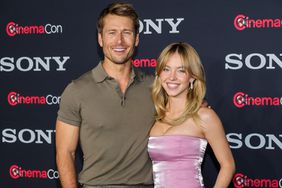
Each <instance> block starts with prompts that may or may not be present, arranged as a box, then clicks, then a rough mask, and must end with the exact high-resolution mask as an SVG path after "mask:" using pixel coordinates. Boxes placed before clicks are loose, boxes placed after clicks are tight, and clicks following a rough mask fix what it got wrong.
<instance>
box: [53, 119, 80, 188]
mask: <svg viewBox="0 0 282 188" xmlns="http://www.w3.org/2000/svg"><path fill="white" fill-rule="evenodd" d="M78 138H79V127H77V126H73V125H70V124H67V123H64V122H62V121H59V120H57V123H56V162H57V168H58V171H59V176H60V181H61V184H62V187H63V188H77V174H76V168H75V151H76V147H77V144H78Z"/></svg>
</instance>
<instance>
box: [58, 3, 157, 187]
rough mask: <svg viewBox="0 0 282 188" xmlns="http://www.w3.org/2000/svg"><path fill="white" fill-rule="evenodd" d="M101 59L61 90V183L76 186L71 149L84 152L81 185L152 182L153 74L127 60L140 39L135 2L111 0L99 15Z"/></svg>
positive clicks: (97, 185)
mask: <svg viewBox="0 0 282 188" xmlns="http://www.w3.org/2000/svg"><path fill="white" fill-rule="evenodd" d="M97 29H98V42H99V45H100V46H101V48H102V49H103V53H104V59H103V61H102V62H100V63H99V64H98V65H97V66H96V67H95V68H94V69H93V70H91V71H89V72H87V73H85V74H84V75H82V76H81V77H80V78H78V79H77V80H75V81H73V82H71V83H70V84H69V85H68V86H67V87H66V89H65V91H64V92H63V94H62V99H61V103H60V109H59V111H58V118H57V123H56V152H57V153H56V155H57V156H56V160H57V166H58V170H59V174H60V180H61V184H62V187H63V188H77V173H76V170H75V169H76V168H75V151H76V148H77V145H78V143H80V145H81V149H82V152H83V168H82V170H81V172H80V174H79V178H78V181H79V183H80V184H81V185H82V186H83V187H84V188H98V187H107V188H115V187H117V188H143V187H153V186H152V184H153V183H152V172H151V161H150V159H149V156H148V154H147V138H148V134H149V131H150V128H151V126H152V124H153V122H154V106H153V103H152V100H151V96H150V85H151V83H152V77H149V76H146V75H144V74H143V73H141V72H137V71H135V70H134V69H133V68H132V65H131V61H132V57H133V54H134V51H135V47H136V46H137V45H138V43H139V34H138V29H139V20H138V15H137V14H136V12H135V10H134V9H133V7H132V6H131V5H129V4H126V3H113V4H111V5H109V6H108V7H107V8H105V9H104V10H103V11H102V12H101V14H100V16H99V19H98V24H97Z"/></svg>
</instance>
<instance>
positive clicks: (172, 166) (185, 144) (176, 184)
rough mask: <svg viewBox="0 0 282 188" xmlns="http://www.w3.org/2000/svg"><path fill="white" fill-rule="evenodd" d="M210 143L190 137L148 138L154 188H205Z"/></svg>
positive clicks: (165, 136) (166, 136)
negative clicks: (203, 170)
mask: <svg viewBox="0 0 282 188" xmlns="http://www.w3.org/2000/svg"><path fill="white" fill-rule="evenodd" d="M206 147H207V140H205V139H202V138H199V137H193V136H187V135H164V136H156V137H149V142H148V152H149V155H150V157H151V159H152V162H153V176H154V185H155V188H203V187H204V183H203V177H202V173H201V164H202V161H203V157H204V154H205V151H206Z"/></svg>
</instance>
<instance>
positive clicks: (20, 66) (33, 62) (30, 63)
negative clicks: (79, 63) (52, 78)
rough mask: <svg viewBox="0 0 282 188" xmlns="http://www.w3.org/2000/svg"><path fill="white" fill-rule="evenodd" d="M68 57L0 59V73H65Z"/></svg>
mask: <svg viewBox="0 0 282 188" xmlns="http://www.w3.org/2000/svg"><path fill="white" fill-rule="evenodd" d="M69 59H70V57H69V56H62V57H60V56H50V57H27V56H23V57H19V58H15V57H0V72H12V71H15V70H17V71H20V72H29V71H34V72H40V71H51V70H52V71H66V68H65V63H66V62H67V61H68V60H69Z"/></svg>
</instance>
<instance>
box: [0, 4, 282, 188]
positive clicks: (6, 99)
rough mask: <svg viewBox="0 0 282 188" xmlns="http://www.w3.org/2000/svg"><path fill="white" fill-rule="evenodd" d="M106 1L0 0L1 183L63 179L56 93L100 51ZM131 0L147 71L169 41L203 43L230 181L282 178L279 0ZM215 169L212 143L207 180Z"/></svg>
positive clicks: (278, 183)
mask: <svg viewBox="0 0 282 188" xmlns="http://www.w3.org/2000/svg"><path fill="white" fill-rule="evenodd" d="M110 2H111V1H107V0H105V1H92V0H85V1H75V0H68V1H66V0H60V1H58V0H56V1H55V0H49V1H35V0H30V1H19V0H14V1H1V3H0V15H1V16H0V18H1V19H0V88H1V89H0V133H1V143H0V148H1V158H0V187H1V188H60V184H59V179H58V178H59V175H58V172H57V168H56V164H55V134H56V132H55V121H56V115H57V110H58V104H59V103H60V95H61V93H62V91H63V89H64V87H65V86H66V85H67V84H68V83H69V82H70V81H71V80H72V79H75V78H77V77H78V76H79V75H81V74H82V73H84V72H85V71H87V70H90V69H92V68H93V67H94V66H95V65H97V64H98V62H99V60H100V59H101V54H102V53H101V51H100V49H99V47H98V45H97V37H96V36H97V31H96V26H95V24H96V19H97V17H98V14H99V13H100V11H101V10H102V9H103V8H104V7H105V6H106V5H107V4H108V3H110ZM127 2H130V3H132V4H133V5H134V7H135V8H136V10H137V11H138V13H139V15H140V25H141V27H140V30H139V31H140V45H139V47H138V50H137V53H136V55H135V57H134V61H133V62H132V63H133V65H134V66H135V67H138V68H140V69H143V70H144V71H146V72H148V73H150V74H151V73H153V72H154V67H155V65H156V58H157V57H158V55H159V53H160V51H161V50H162V49H163V48H164V47H165V46H166V45H168V44H169V43H171V42H178V41H184V42H188V43H190V44H192V45H193V46H194V47H195V48H196V49H197V51H198V52H199V54H200V56H201V59H202V62H203V64H204V66H205V69H206V73H207V88H208V90H207V96H206V99H207V101H208V103H209V104H210V105H211V106H212V107H213V109H214V110H215V111H216V112H217V113H218V115H219V116H220V118H221V120H222V122H223V124H224V127H225V130H226V137H227V139H228V141H229V144H230V147H231V149H232V152H233V154H234V157H235V160H236V165H237V168H236V174H235V175H234V179H233V182H232V183H231V185H230V187H236V188H243V187H250V188H251V187H252V188H253V187H276V188H278V187H282V163H281V159H282V133H281V130H282V128H281V126H282V113H281V112H282V74H281V73H282V23H281V20H282V11H281V10H282V1H278V0H276V1H275V0H268V1H265V0H257V1H251V0H246V1H239V0H231V1H226V0H217V1H192V0H174V1H163V0H154V1H137V0H135V1H134V0H131V1H127ZM80 156H81V155H80V154H79V153H78V160H77V163H78V168H80V166H81V162H80V161H81V160H80V159H81V158H80ZM217 172H218V164H217V163H216V162H215V157H214V155H213V153H212V152H211V150H210V149H209V150H208V152H207V154H206V156H205V161H204V163H203V176H204V178H205V184H206V187H207V188H209V187H212V185H213V183H214V181H215V178H216V175H217Z"/></svg>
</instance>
